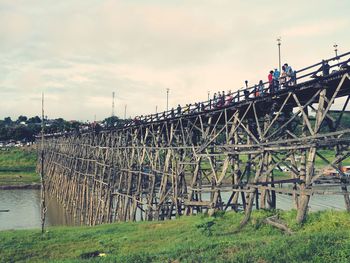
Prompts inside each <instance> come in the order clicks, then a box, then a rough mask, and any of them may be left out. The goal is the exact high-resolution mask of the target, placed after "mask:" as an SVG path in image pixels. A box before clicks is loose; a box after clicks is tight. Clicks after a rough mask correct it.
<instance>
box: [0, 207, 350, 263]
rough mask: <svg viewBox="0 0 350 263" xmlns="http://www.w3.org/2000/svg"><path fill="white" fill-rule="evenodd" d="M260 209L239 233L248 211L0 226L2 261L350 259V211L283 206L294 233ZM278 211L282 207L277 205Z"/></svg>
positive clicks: (282, 260)
mask: <svg viewBox="0 0 350 263" xmlns="http://www.w3.org/2000/svg"><path fill="white" fill-rule="evenodd" d="M272 213H273V212H267V211H256V212H254V213H253V217H252V220H251V221H250V222H249V223H248V225H247V226H246V227H245V228H243V229H242V230H241V231H239V232H235V231H236V230H237V227H238V225H239V222H240V220H241V219H242V217H243V215H242V214H235V213H226V214H222V213H220V214H216V216H215V217H208V216H205V215H199V216H190V217H181V218H178V219H175V220H170V221H163V222H138V223H131V222H128V223H115V224H108V225H100V226H96V227H54V228H49V229H48V230H47V231H46V233H45V234H44V235H43V236H41V233H40V231H39V230H18V231H3V232H1V241H0V246H1V248H2V249H1V250H0V261H2V262H21V261H22V262H24V261H26V262H27V261H28V260H30V261H40V262H43V261H50V262H52V261H55V262H81V261H83V260H86V261H88V262H349V260H350V215H349V214H348V213H346V212H334V211H327V212H319V213H311V214H310V215H309V218H308V220H307V222H306V223H305V224H304V225H303V226H299V225H297V224H296V222H295V221H294V218H295V213H296V212H295V211H290V212H277V213H279V214H280V218H282V219H283V220H284V221H285V222H287V223H288V225H289V227H290V228H292V230H293V231H294V234H293V235H286V234H284V233H282V232H281V231H280V230H278V229H276V228H274V227H272V226H270V225H266V224H265V223H263V220H264V219H265V218H266V217H268V216H270V215H271V214H272ZM275 213H276V211H275Z"/></svg>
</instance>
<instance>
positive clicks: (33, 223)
mask: <svg viewBox="0 0 350 263" xmlns="http://www.w3.org/2000/svg"><path fill="white" fill-rule="evenodd" d="M337 189H338V190H339V187H338V188H337ZM333 190H336V189H333ZM230 195H231V194H230V193H222V201H224V202H225V203H226V202H227V200H228V199H229V197H230ZM202 197H203V200H204V199H208V200H209V199H210V195H209V194H208V195H205V194H203V196H202ZM276 202H277V204H276V205H277V208H278V209H284V210H288V209H291V208H293V202H292V197H291V196H286V195H281V194H279V195H277V200H276ZM47 207H48V209H47V213H46V226H58V225H68V226H72V225H77V224H75V223H74V220H73V217H72V216H70V215H69V213H67V212H66V211H65V209H64V208H63V206H62V205H60V204H59V203H58V202H57V200H56V199H55V198H50V199H47ZM309 208H310V211H319V210H325V209H335V210H344V209H345V202H344V197H343V196H342V195H318V196H312V197H311V200H310V203H309ZM7 209H8V210H10V211H9V212H0V230H5V229H26V228H40V227H41V225H40V190H2V191H0V210H7ZM137 219H138V220H139V219H140V216H139V215H138V216H137Z"/></svg>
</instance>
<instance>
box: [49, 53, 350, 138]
mask: <svg viewBox="0 0 350 263" xmlns="http://www.w3.org/2000/svg"><path fill="white" fill-rule="evenodd" d="M349 62H350V52H346V53H344V54H341V55H338V56H335V57H332V58H329V59H325V60H322V61H321V62H318V63H315V64H313V65H311V66H308V67H305V68H302V69H300V70H297V71H294V77H291V78H289V79H286V80H285V82H284V83H283V85H282V84H281V83H279V84H278V88H276V87H274V89H275V92H277V93H278V92H279V91H281V90H283V89H288V88H292V87H297V86H300V85H302V84H305V83H306V82H307V81H310V80H313V79H314V78H322V77H324V76H323V74H322V73H323V72H322V69H323V66H324V64H325V63H328V64H329V75H332V74H336V73H339V71H342V70H344V69H347V70H348V69H349V68H350V66H349V64H348V63H349ZM317 74H319V75H317ZM246 83H247V82H246ZM247 86H248V85H247ZM263 87H264V88H263V89H262V90H261V89H260V90H259V85H257V84H256V85H252V86H250V87H247V88H242V89H239V90H237V91H234V92H230V93H228V94H225V96H221V97H219V98H216V99H215V100H214V99H209V100H207V101H204V102H198V103H195V104H187V105H186V106H184V107H178V108H176V109H171V110H168V111H164V112H161V113H155V114H149V115H146V116H140V117H135V119H133V120H130V121H129V122H126V123H125V124H124V126H122V127H119V126H118V127H114V128H123V127H126V126H133V125H139V124H141V123H149V122H156V121H164V120H166V119H169V118H175V117H180V116H183V115H189V114H196V113H199V112H204V111H211V110H216V109H221V108H224V107H229V106H232V105H234V104H239V103H244V102H246V101H247V100H251V99H255V98H258V97H261V96H264V95H268V94H271V86H270V85H269V82H268V81H267V82H264V83H263ZM261 91H262V92H261ZM87 132H90V131H87ZM69 134H71V133H70V132H69V133H67V132H65V133H59V134H54V135H52V136H62V135H69ZM46 136H50V135H46Z"/></svg>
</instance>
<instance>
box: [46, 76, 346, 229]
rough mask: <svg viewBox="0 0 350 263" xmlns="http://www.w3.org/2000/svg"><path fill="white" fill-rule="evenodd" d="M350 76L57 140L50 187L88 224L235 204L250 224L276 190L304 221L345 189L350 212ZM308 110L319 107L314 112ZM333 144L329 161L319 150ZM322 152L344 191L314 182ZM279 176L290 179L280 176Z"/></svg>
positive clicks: (49, 144) (49, 143) (51, 153)
mask: <svg viewBox="0 0 350 263" xmlns="http://www.w3.org/2000/svg"><path fill="white" fill-rule="evenodd" d="M343 76H345V77H343ZM349 80H350V78H349V76H348V75H347V74H343V75H341V74H339V76H338V77H337V78H334V79H333V78H332V79H330V80H329V82H327V83H326V82H322V83H321V82H320V83H318V82H312V83H308V84H307V85H305V86H303V85H300V86H298V87H293V88H292V87H290V88H286V89H282V90H280V91H279V92H278V94H275V95H274V96H270V94H266V96H264V97H257V98H249V99H248V100H245V101H242V100H241V101H240V103H239V104H235V103H233V104H232V105H229V106H225V107H219V106H216V105H214V106H212V108H211V109H206V110H204V111H199V110H198V109H196V110H193V109H192V110H190V111H189V112H186V113H184V114H178V115H176V116H173V117H170V118H163V117H162V118H160V119H154V121H152V122H146V121H144V122H140V123H139V124H135V125H131V126H125V127H120V128H118V129H115V130H110V131H102V132H99V133H96V132H88V133H84V134H79V133H77V134H69V135H62V136H53V137H51V138H48V139H47V140H46V143H45V148H44V153H45V158H44V162H45V163H44V164H45V165H44V167H45V168H44V170H45V171H44V172H45V175H47V176H46V178H47V181H46V183H47V191H48V192H49V194H50V195H52V196H57V198H58V200H59V201H60V202H61V203H63V204H64V206H65V207H66V209H67V210H69V211H70V212H71V213H72V214H73V215H74V217H75V218H76V219H77V220H79V221H80V222H81V223H83V224H89V225H95V224H101V223H109V222H114V221H135V220H166V219H171V218H174V217H176V216H177V215H183V214H187V215H190V214H197V213H201V212H209V213H214V212H215V211H217V210H228V209H232V210H234V211H240V210H242V209H243V210H244V211H245V217H244V220H243V221H242V225H244V224H245V223H246V222H247V221H248V220H249V218H250V214H251V211H252V209H253V207H254V206H255V208H256V209H259V208H266V209H274V208H276V199H277V198H278V195H276V194H286V195H292V196H293V200H294V203H295V207H296V208H297V210H298V213H297V214H298V215H297V217H298V221H299V222H302V221H303V220H305V217H306V215H307V207H308V202H309V199H310V196H313V195H316V194H320V195H322V194H323V195H325V194H341V195H343V196H344V198H345V202H348V203H346V204H347V206H349V210H350V199H349V194H348V190H347V187H348V185H349V180H344V175H345V173H344V172H343V170H342V168H343V167H342V162H343V161H344V160H346V159H347V158H349V157H350V147H349V146H350V139H349V138H350V137H349V135H350V129H346V128H344V127H342V125H341V123H340V122H341V118H335V117H333V115H332V113H331V111H330V110H331V107H330V105H331V104H332V103H333V102H335V99H337V98H338V97H342V96H347V95H350V88H349V87H345V86H346V85H348V83H349ZM323 81H324V80H323ZM325 83H326V84H327V87H325ZM344 87H345V88H344ZM348 98H349V97H348ZM348 101H349V100H346V101H345V102H344V107H343V108H342V109H343V111H345V110H346V105H347V104H348ZM310 108H311V109H317V110H316V115H315V117H313V116H310V115H309V114H308V110H309V109H310ZM324 120H327V124H328V123H329V122H332V124H331V125H329V127H328V126H326V125H324ZM331 148H334V156H333V157H332V158H330V157H328V156H327V155H324V154H323V153H322V152H321V151H322V150H324V149H331ZM316 158H319V159H321V160H323V161H324V163H325V164H326V165H327V166H326V167H331V168H333V169H334V170H335V171H337V172H338V174H340V175H342V177H339V180H338V181H336V182H335V183H336V184H337V186H339V189H335V190H327V189H325V190H324V189H322V190H321V189H317V188H315V187H314V184H315V183H316V182H321V183H322V181H321V180H319V179H320V178H322V176H323V171H322V170H317V169H316V168H317V167H315V160H316ZM281 172H282V173H283V174H284V176H285V179H283V180H280V179H278V177H277V174H278V173H281ZM282 185H283V187H281V186H282ZM224 192H226V193H228V194H227V198H223V197H224V196H225V195H224V194H223V193H224Z"/></svg>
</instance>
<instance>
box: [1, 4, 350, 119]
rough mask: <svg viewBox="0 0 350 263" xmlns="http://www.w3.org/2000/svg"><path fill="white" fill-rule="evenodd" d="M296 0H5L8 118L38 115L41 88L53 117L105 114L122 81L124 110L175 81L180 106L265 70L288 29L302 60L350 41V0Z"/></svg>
mask: <svg viewBox="0 0 350 263" xmlns="http://www.w3.org/2000/svg"><path fill="white" fill-rule="evenodd" d="M296 1H297V2H293V3H287V2H283V3H282V2H281V3H280V4H278V5H276V4H275V2H274V1H271V0H268V1H265V2H264V3H258V2H254V3H252V2H250V1H238V0H235V1H229V0H222V1H214V0H194V1H184V0H182V1H181V0H179V1H165V0H164V1H160V0H152V1H140V0H128V1H122V0H118V1H114V0H113V1H112V0H106V1H98V0H84V1H83V0H76V1H59V2H57V1H53V0H47V1H40V0H18V1H11V0H3V1H1V3H0V51H1V56H0V97H1V98H2V103H1V106H0V118H1V117H2V118H3V117H5V116H8V115H10V116H18V115H20V114H24V113H25V114H27V115H37V114H38V113H40V96H41V92H42V91H44V92H45V96H46V111H47V114H48V115H49V117H64V118H67V119H90V120H91V119H93V116H94V115H95V114H96V117H97V118H98V119H102V118H105V117H106V116H109V115H110V114H111V104H112V99H111V96H112V95H111V94H112V92H113V91H115V92H116V112H117V114H118V115H119V116H123V115H124V106H125V105H126V104H127V105H128V106H127V111H128V113H127V115H131V116H133V115H141V114H145V113H151V112H154V111H155V107H156V105H157V106H158V110H164V109H165V107H166V89H167V88H169V89H170V96H169V100H170V107H173V106H174V107H175V106H177V104H179V103H180V104H182V105H183V104H186V103H194V102H197V101H199V100H204V99H206V98H207V91H211V94H212V93H213V92H215V91H218V90H229V89H231V90H237V89H239V88H240V87H242V85H243V83H244V80H246V79H247V80H249V83H254V82H257V81H259V80H260V79H263V80H265V79H266V77H267V72H268V70H269V69H270V68H272V67H274V66H276V65H277V63H278V61H277V46H276V37H277V36H279V35H281V36H282V41H283V42H282V57H283V60H287V61H288V62H290V64H292V65H293V68H298V67H304V66H306V65H308V64H310V63H314V62H317V61H319V60H320V59H322V58H324V57H327V56H330V55H333V53H332V52H333V51H332V49H330V47H331V45H332V44H333V41H337V42H338V44H339V46H340V47H339V48H340V49H342V48H343V49H346V47H348V46H350V39H349V36H347V35H346V34H344V33H343V32H344V29H346V28H348V14H347V12H346V10H348V9H347V8H349V7H350V4H349V3H348V2H347V1H337V5H338V6H337V7H336V9H334V8H335V7H333V6H334V5H335V4H334V3H331V2H329V3H328V2H327V3H323V4H322V5H319V4H317V5H316V4H315V3H316V1H314V0H310V1H308V2H305V1H301V0H300V1H299V0H296ZM286 10H288V12H286ZM320 17H321V18H322V20H321V19H320ZM325 17H327V19H324V18H325Z"/></svg>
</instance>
